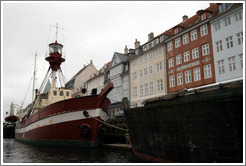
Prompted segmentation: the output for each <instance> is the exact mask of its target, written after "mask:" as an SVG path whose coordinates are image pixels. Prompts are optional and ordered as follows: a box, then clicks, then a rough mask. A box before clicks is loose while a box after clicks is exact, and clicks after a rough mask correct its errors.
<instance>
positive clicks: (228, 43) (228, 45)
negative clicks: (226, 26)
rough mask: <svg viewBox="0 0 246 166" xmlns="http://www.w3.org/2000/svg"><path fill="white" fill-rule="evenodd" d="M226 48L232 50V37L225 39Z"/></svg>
mask: <svg viewBox="0 0 246 166" xmlns="http://www.w3.org/2000/svg"><path fill="white" fill-rule="evenodd" d="M226 46H227V48H232V47H233V40H232V36H230V37H227V38H226Z"/></svg>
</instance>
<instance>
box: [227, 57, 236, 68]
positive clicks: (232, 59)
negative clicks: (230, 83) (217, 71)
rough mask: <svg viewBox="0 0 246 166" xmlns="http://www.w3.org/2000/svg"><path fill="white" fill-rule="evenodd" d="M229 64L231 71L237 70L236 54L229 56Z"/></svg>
mask: <svg viewBox="0 0 246 166" xmlns="http://www.w3.org/2000/svg"><path fill="white" fill-rule="evenodd" d="M228 64H229V71H230V72H232V71H235V70H236V62H235V56H233V57H230V58H228Z"/></svg>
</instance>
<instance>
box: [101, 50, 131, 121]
mask: <svg viewBox="0 0 246 166" xmlns="http://www.w3.org/2000/svg"><path fill="white" fill-rule="evenodd" d="M131 54H134V50H133V49H130V50H129V51H128V49H127V46H126V47H125V52H124V54H121V53H118V52H115V53H114V55H113V57H112V60H111V64H110V67H109V69H108V70H107V72H106V73H105V82H104V84H105V85H106V84H107V83H108V82H112V83H113V84H114V89H113V90H112V91H111V92H110V93H109V94H108V96H107V97H108V98H109V99H110V101H111V105H110V106H109V110H108V113H109V118H115V117H116V116H119V115H123V106H122V98H124V97H127V98H128V99H129V98H130V96H129V94H130V92H129V91H130V90H129V55H131Z"/></svg>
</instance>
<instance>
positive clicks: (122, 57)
mask: <svg viewBox="0 0 246 166" xmlns="http://www.w3.org/2000/svg"><path fill="white" fill-rule="evenodd" d="M114 55H117V56H118V57H119V59H120V60H121V62H126V61H128V55H126V54H121V53H118V52H115V53H114Z"/></svg>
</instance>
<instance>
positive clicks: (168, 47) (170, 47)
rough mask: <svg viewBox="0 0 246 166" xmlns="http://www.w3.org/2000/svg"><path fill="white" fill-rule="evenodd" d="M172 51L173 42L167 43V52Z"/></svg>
mask: <svg viewBox="0 0 246 166" xmlns="http://www.w3.org/2000/svg"><path fill="white" fill-rule="evenodd" d="M172 49H173V41H170V42H168V43H167V51H171V50H172Z"/></svg>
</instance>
